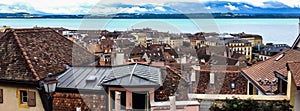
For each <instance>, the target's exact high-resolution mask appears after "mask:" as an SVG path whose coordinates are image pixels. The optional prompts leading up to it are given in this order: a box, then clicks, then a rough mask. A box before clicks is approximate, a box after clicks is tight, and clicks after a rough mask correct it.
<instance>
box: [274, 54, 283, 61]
mask: <svg viewBox="0 0 300 111" xmlns="http://www.w3.org/2000/svg"><path fill="white" fill-rule="evenodd" d="M283 56H284V54H281V55H279V56H278V57H277V58H276V59H275V61H279V60H280V59H281V58H282V57H283Z"/></svg>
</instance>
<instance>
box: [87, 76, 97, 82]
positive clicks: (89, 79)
mask: <svg viewBox="0 0 300 111" xmlns="http://www.w3.org/2000/svg"><path fill="white" fill-rule="evenodd" d="M85 80H86V81H87V82H88V81H90V82H93V81H96V80H97V76H94V75H89V76H88V77H87V78H86V79H85Z"/></svg>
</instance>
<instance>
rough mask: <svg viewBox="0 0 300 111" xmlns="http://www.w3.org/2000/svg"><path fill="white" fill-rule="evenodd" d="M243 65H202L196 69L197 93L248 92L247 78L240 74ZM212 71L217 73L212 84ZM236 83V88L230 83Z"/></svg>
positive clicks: (195, 90)
mask: <svg viewBox="0 0 300 111" xmlns="http://www.w3.org/2000/svg"><path fill="white" fill-rule="evenodd" d="M241 68H243V67H241V66H223V65H213V66H211V65H200V70H199V71H196V78H197V79H196V82H195V83H197V84H195V85H193V86H195V87H196V89H193V91H194V92H195V93H200V94H247V80H246V78H244V77H243V76H242V75H241V74H240V69H241ZM210 73H214V74H215V79H214V80H215V82H214V84H210V81H209V80H210ZM231 82H234V83H235V87H236V88H235V89H232V88H231V87H230V83H231Z"/></svg>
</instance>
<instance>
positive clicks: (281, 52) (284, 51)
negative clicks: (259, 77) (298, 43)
mask: <svg viewBox="0 0 300 111" xmlns="http://www.w3.org/2000/svg"><path fill="white" fill-rule="evenodd" d="M288 51H295V50H293V49H288V50H284V51H282V52H280V53H278V54H276V55H274V56H272V57H271V58H270V59H268V60H265V61H270V60H271V59H272V58H274V57H276V56H279V55H281V54H283V53H285V52H288ZM265 61H259V62H257V63H256V64H253V65H252V66H250V67H247V68H242V69H241V70H242V71H243V70H247V69H249V68H251V67H255V66H257V65H259V64H261V63H264V62H265Z"/></svg>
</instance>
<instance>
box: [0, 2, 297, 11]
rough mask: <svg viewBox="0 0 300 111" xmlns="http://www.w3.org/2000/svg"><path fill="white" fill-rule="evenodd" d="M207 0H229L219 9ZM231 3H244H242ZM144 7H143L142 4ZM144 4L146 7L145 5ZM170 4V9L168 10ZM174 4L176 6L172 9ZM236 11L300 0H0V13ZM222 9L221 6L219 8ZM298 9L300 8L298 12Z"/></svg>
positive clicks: (291, 4) (287, 5) (288, 4)
mask: <svg viewBox="0 0 300 111" xmlns="http://www.w3.org/2000/svg"><path fill="white" fill-rule="evenodd" d="M207 2H214V3H217V2H228V3H225V4H222V6H221V8H220V7H218V8H216V7H213V6H214V5H213V4H209V5H207V4H205V3H207ZM234 3H245V4H243V5H242V7H241V5H239V4H234ZM141 6H143V7H141ZM145 6H146V7H145ZM167 7H171V8H172V9H173V10H171V9H168V8H167ZM174 7H175V8H174ZM199 7H203V8H201V9H200V10H202V9H205V10H206V11H220V10H224V9H228V10H229V11H238V10H242V8H244V9H251V8H252V7H256V8H274V9H276V8H300V0H130V1H129V0H126V1H125V0H1V1H0V13H14V12H29V13H51V14H87V13H101V14H110V13H119V12H128V13H136V12H169V13H172V12H175V11H180V12H194V11H198V9H199ZM222 8H224V9H222ZM299 12H300V11H299Z"/></svg>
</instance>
